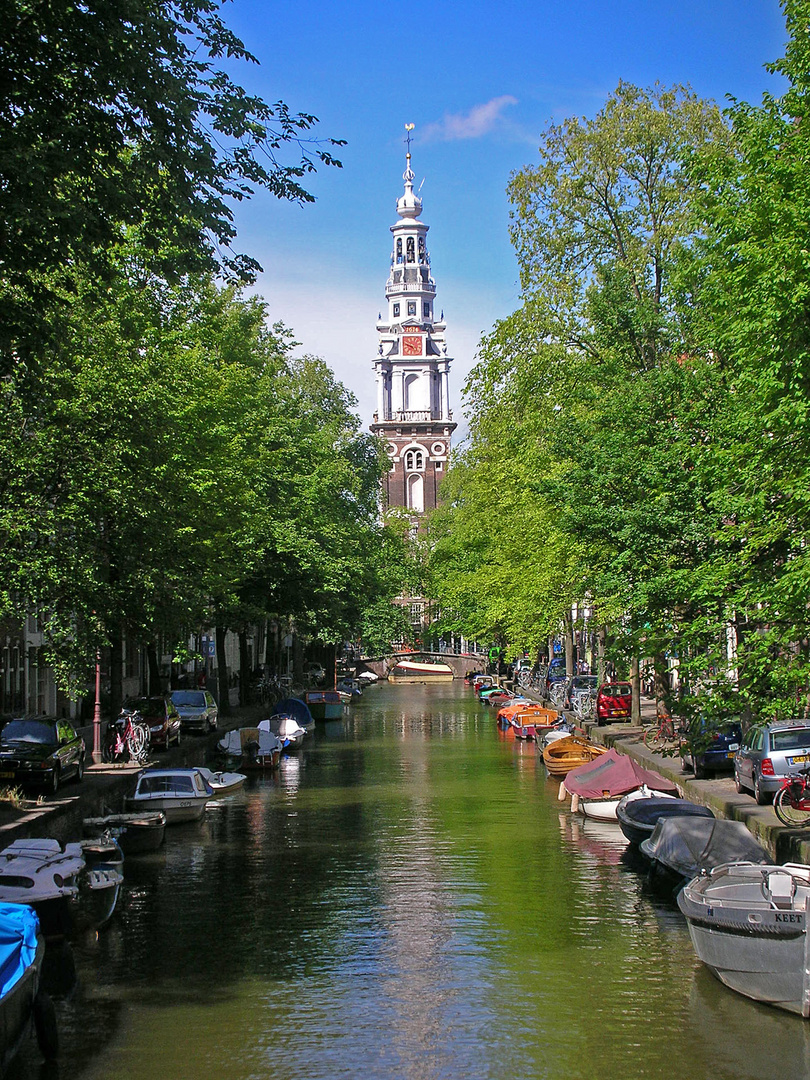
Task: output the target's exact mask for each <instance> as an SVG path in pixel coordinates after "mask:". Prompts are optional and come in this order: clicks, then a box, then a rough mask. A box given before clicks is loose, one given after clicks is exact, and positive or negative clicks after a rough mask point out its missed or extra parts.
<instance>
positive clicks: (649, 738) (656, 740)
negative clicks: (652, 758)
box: [642, 716, 680, 750]
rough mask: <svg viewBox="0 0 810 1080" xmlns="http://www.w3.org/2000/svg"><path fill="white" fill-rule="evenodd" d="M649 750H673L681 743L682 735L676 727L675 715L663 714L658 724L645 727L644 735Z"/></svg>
mask: <svg viewBox="0 0 810 1080" xmlns="http://www.w3.org/2000/svg"><path fill="white" fill-rule="evenodd" d="M642 738H643V740H644V745H645V746H646V747H647V749H648V750H671V749H672V748H673V747H674V746H678V745H679V744H680V735H679V734H678V732H677V730H676V728H675V718H674V717H673V716H661V717H659V718H658V723H657V724H650V725H649V727H646V728H644V733H643V736H642Z"/></svg>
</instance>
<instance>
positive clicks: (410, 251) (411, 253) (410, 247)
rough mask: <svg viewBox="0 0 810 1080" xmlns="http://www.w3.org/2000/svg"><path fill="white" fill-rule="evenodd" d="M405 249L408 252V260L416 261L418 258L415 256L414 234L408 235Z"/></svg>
mask: <svg viewBox="0 0 810 1080" xmlns="http://www.w3.org/2000/svg"><path fill="white" fill-rule="evenodd" d="M405 250H406V252H407V254H408V257H407V259H406V262H415V261H416V259H415V258H414V243H413V237H412V236H409V237H408V243H407V245H406V247H405Z"/></svg>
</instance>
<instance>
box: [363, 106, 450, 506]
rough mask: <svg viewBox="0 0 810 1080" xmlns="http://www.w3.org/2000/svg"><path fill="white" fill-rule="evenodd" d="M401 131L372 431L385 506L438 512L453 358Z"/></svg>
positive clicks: (447, 438)
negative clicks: (383, 470) (382, 465)
mask: <svg viewBox="0 0 810 1080" xmlns="http://www.w3.org/2000/svg"><path fill="white" fill-rule="evenodd" d="M406 129H407V131H408V137H407V143H408V152H407V154H406V157H405V162H406V165H405V172H404V173H403V175H402V178H403V180H404V181H405V192H404V194H403V195H401V196H400V198H399V199H398V200H397V214H398V215H399V221H397V223H396V224H395V225H392V226H391V233H392V236H393V249H392V252H391V273H390V274H389V276H388V281H387V282H386V285H385V299H386V304H387V308H386V314H385V316H383V315H382V314H381V315H380V321H379V322H378V323H377V332H378V334H379V336H380V343H379V350H378V355H377V357H376V358H375V360H374V372H375V375H376V379H377V411H376V413H375V414H374V423H373V424H372V425H371V430H372V431H373V432H374V434H375V435H381V436H382V437H383V439H385V444H386V449H387V451H388V456H389V459H390V461H391V469H390V472H388V474H387V475H386V476H385V477H384V479H383V496H384V499H383V501H384V504H385V505H387V506H388V507H397V506H401V507H404V508H406V509H408V510H410V511H412V512H413V513H415V514H421V513H422V512H423V511H425V510H431V509H433V507H435V506H436V501H437V493H438V489H439V484H440V483H441V480H442V477H443V476H444V473H445V470H446V469H447V461H448V456H449V453H450V438H451V436H452V434H453V432H454V431H455V429H456V425H455V424H454V423H453V414H452V413H451V412H450V388H449V371H450V363H451V358H450V357H449V356H448V355H447V344H446V342H445V339H444V331H445V322H444V313H443V312H442V314H441V315H440V316H439V317H438V318H436V313H435V302H436V284H435V282H434V281H433V278H432V277H431V276H430V255H429V254H428V249H427V233H428V228H429V226H427V225H425V224H424V223H423V222H421V221H419V217H420V215H421V213H422V200H421V199H420V198H419V196H418V195H416V194H414V190H413V179H414V174H413V171H412V169H411V131H412V130H413V124H407V125H406Z"/></svg>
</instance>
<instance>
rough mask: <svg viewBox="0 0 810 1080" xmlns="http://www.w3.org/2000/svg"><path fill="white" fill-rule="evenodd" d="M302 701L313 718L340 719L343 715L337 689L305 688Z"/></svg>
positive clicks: (341, 701)
mask: <svg viewBox="0 0 810 1080" xmlns="http://www.w3.org/2000/svg"><path fill="white" fill-rule="evenodd" d="M369 674H371V672H369ZM358 678H359V676H358ZM304 702H305V704H306V706H307V708H308V709H309V711H310V712H311V713H312V718H313V720H340V718H341V717H342V716H343V700H342V698H341V696H340V693H339V691H337V690H307V692H306V693H305V694H304Z"/></svg>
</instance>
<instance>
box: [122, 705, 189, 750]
mask: <svg viewBox="0 0 810 1080" xmlns="http://www.w3.org/2000/svg"><path fill="white" fill-rule="evenodd" d="M127 708H129V709H135V710H137V711H138V712H139V713H140V714H141V716H142V717H143V718H144V720H145V721H146V722H147V724H148V725H149V735H150V738H151V741H152V746H163V747H167V746H169V744H170V743H172V742H175V743H177V745H178V746H179V745H180V713H179V712H178V711H177V707H176V706H175V704H174V702H173V701H172V699H171V698H170V697H148V698H136V699H135V700H134V701H130V702H127Z"/></svg>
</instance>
